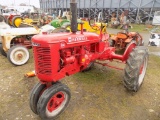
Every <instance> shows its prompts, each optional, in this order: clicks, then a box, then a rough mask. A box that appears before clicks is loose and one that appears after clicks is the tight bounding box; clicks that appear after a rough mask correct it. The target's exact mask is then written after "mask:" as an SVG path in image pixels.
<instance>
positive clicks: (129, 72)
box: [124, 46, 148, 92]
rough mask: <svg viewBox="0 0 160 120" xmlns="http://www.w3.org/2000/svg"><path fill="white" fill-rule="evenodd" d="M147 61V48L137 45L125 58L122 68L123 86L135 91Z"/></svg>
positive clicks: (141, 78) (141, 81) (143, 74)
mask: <svg viewBox="0 0 160 120" xmlns="http://www.w3.org/2000/svg"><path fill="white" fill-rule="evenodd" d="M147 62H148V49H147V48H146V47H144V46H137V47H136V48H135V49H134V50H133V51H132V52H131V53H130V56H129V58H128V60H127V63H126V67H125V69H124V86H125V87H126V88H127V89H128V90H131V91H134V92H137V91H138V90H139V88H140V86H141V85H142V83H143V80H144V76H145V74H146V69H147Z"/></svg>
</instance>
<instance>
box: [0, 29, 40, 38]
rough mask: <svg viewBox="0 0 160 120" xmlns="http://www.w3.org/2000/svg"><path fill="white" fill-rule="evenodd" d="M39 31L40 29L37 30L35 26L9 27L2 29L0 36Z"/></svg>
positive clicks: (36, 32)
mask: <svg viewBox="0 0 160 120" xmlns="http://www.w3.org/2000/svg"><path fill="white" fill-rule="evenodd" d="M38 33H39V30H36V29H35V28H33V27H25V28H7V29H1V30H0V36H19V35H35V34H38Z"/></svg>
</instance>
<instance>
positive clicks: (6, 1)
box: [0, 0, 40, 8]
mask: <svg viewBox="0 0 160 120" xmlns="http://www.w3.org/2000/svg"><path fill="white" fill-rule="evenodd" d="M21 3H26V4H28V5H29V4H30V5H34V6H35V7H38V8H39V7H40V5H39V0H0V5H5V6H10V5H12V4H15V5H19V4H21Z"/></svg>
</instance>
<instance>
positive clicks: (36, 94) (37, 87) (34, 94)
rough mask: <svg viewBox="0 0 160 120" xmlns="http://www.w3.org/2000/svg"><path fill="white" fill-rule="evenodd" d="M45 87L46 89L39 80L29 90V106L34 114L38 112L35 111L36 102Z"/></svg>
mask: <svg viewBox="0 0 160 120" xmlns="http://www.w3.org/2000/svg"><path fill="white" fill-rule="evenodd" d="M46 89H47V86H46V85H45V84H42V83H40V82H39V83H37V84H36V85H35V86H34V87H33V89H32V91H31V94H30V108H31V110H32V111H33V112H34V113H35V114H38V113H37V103H38V100H39V97H40V96H41V94H42V93H43V92H44V90H46Z"/></svg>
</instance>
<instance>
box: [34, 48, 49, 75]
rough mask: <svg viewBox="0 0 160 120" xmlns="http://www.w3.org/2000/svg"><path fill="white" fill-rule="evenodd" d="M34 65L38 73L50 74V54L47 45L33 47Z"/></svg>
mask: <svg viewBox="0 0 160 120" xmlns="http://www.w3.org/2000/svg"><path fill="white" fill-rule="evenodd" d="M34 50H35V51H34V52H35V53H36V61H35V63H36V65H37V66H36V67H37V73H38V74H45V75H51V73H52V69H51V56H50V48H49V47H35V49H34Z"/></svg>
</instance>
